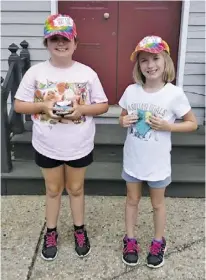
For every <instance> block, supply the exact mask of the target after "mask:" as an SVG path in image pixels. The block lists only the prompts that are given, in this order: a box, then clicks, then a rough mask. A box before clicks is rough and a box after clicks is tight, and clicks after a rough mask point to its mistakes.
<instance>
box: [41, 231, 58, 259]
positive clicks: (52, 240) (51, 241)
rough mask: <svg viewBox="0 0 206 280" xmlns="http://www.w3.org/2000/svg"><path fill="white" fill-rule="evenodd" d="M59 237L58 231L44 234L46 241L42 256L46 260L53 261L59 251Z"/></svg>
mask: <svg viewBox="0 0 206 280" xmlns="http://www.w3.org/2000/svg"><path fill="white" fill-rule="evenodd" d="M57 238H58V234H57V232H56V231H52V232H49V233H48V232H47V233H46V234H45V235H44V243H43V248H42V252H41V257H42V258H43V259H44V260H46V261H53V260H54V259H55V258H56V256H57V253H58V250H57Z"/></svg>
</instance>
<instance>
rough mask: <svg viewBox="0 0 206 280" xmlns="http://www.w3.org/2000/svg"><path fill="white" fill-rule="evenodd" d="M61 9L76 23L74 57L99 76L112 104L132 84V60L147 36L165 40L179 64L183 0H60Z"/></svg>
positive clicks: (60, 11)
mask: <svg viewBox="0 0 206 280" xmlns="http://www.w3.org/2000/svg"><path fill="white" fill-rule="evenodd" d="M58 10H59V13H66V14H69V15H71V17H72V18H73V19H74V20H75V22H76V24H77V33H78V37H79V40H80V43H79V46H78V49H77V51H76V53H75V56H74V58H75V59H76V60H78V61H80V62H82V63H84V64H86V65H89V66H91V67H92V68H93V69H94V70H95V71H96V72H97V73H98V75H99V78H100V80H101V82H102V84H103V87H104V90H105V92H106V94H107V96H108V98H109V104H116V103H118V100H119V98H120V97H121V95H122V93H123V92H124V90H125V88H126V86H127V85H128V84H130V83H131V82H132V68H133V64H132V63H131V62H130V60H129V57H130V54H131V52H132V51H133V49H134V48H135V46H136V44H137V42H138V41H139V40H140V39H142V38H143V37H144V36H146V35H159V36H161V37H163V38H164V39H165V40H166V41H167V42H168V44H169V45H170V48H171V55H172V58H173V59H174V62H175V64H176V62H177V54H178V41H179V30H180V16H181V2H180V1H59V5H58Z"/></svg>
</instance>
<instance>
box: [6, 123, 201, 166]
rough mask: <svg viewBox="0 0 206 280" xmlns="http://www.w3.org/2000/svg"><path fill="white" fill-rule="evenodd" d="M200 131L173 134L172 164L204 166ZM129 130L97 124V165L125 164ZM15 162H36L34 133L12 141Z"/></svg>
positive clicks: (27, 133) (19, 136)
mask: <svg viewBox="0 0 206 280" xmlns="http://www.w3.org/2000/svg"><path fill="white" fill-rule="evenodd" d="M204 136H205V135H204V130H203V128H200V129H199V130H198V131H196V132H194V133H184V134H183V133H181V134H178V133H174V134H173V135H172V145H173V149H172V163H202V164H203V163H204V162H205V152H204V149H205V142H204V141H205V137H204ZM125 138H126V130H125V129H122V128H121V127H120V126H119V125H115V124H113V125H102V124H98V125H96V137H95V150H94V160H95V162H122V157H123V155H122V153H123V144H124V141H125ZM11 142H12V150H13V156H14V158H15V159H27V160H29V159H30V160H33V159H34V151H33V148H32V145H31V132H30V131H25V132H24V133H23V134H19V135H14V137H13V138H12V140H11Z"/></svg>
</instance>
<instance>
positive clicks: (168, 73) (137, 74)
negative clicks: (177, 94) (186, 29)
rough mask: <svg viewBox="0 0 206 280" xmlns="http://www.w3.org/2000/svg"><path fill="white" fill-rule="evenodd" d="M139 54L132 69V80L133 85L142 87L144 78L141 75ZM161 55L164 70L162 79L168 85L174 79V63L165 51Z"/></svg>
mask: <svg viewBox="0 0 206 280" xmlns="http://www.w3.org/2000/svg"><path fill="white" fill-rule="evenodd" d="M139 54H140V53H138V54H137V59H136V63H135V65H134V68H133V79H134V81H135V83H138V84H141V85H143V84H145V76H144V75H143V74H142V72H141V70H140V65H139ZM161 54H162V55H163V58H164V61H165V69H164V72H163V76H162V79H163V81H164V82H165V83H170V82H172V81H173V80H174V79H175V67H174V63H173V61H172V59H171V57H170V55H169V54H168V53H167V52H166V51H163V52H161Z"/></svg>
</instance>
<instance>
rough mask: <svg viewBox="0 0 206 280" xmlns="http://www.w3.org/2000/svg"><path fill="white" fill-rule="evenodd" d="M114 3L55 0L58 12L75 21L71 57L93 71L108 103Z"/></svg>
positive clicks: (112, 81) (112, 84) (113, 85)
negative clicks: (75, 41)
mask: <svg viewBox="0 0 206 280" xmlns="http://www.w3.org/2000/svg"><path fill="white" fill-rule="evenodd" d="M117 7H118V2H114V1H59V13H62V14H64V13H65V14H68V15H70V16H71V17H72V18H73V19H74V21H75V23H76V25H77V33H78V37H79V40H80V42H79V45H78V48H77V50H76V52H75V55H74V59H76V60H77V61H79V62H81V63H84V64H86V65H88V66H90V67H92V68H93V69H94V70H95V71H96V72H97V74H98V76H99V78H100V80H101V83H102V85H103V87H104V90H105V93H106V95H107V97H108V99H109V103H110V104H115V102H116V92H117V81H116V80H117V65H116V61H117V23H118V20H117V12H118V8H117ZM106 15H109V18H108V19H106V18H105V17H106Z"/></svg>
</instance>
